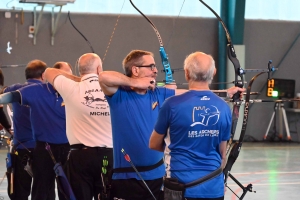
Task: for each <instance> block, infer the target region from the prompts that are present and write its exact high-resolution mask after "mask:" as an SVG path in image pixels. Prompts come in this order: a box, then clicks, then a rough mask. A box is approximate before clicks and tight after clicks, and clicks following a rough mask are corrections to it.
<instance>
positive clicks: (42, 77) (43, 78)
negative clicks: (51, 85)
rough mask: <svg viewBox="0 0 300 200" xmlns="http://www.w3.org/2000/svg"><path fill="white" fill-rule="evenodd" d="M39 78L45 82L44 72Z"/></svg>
mask: <svg viewBox="0 0 300 200" xmlns="http://www.w3.org/2000/svg"><path fill="white" fill-rule="evenodd" d="M41 79H42V81H43V82H45V80H46V78H45V72H43V73H42V76H41Z"/></svg>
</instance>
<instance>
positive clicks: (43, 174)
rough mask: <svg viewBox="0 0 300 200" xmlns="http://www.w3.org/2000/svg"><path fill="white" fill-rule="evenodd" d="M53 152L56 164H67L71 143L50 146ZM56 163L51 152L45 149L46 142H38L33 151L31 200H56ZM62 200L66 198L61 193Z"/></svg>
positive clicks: (59, 194)
mask: <svg viewBox="0 0 300 200" xmlns="http://www.w3.org/2000/svg"><path fill="white" fill-rule="evenodd" d="M49 145H50V147H51V151H52V153H53V155H54V157H55V160H56V162H60V163H61V164H62V165H64V164H65V162H66V160H67V156H68V152H69V150H70V145H69V143H66V144H50V143H49ZM53 167H54V162H53V160H52V159H51V157H50V154H49V152H48V151H47V150H46V149H45V142H37V143H36V147H35V149H34V150H33V160H32V172H33V176H34V178H33V185H32V193H31V200H55V172H54V170H53ZM58 197H59V199H60V200H65V198H64V196H63V195H62V194H61V193H60V192H59V189H58Z"/></svg>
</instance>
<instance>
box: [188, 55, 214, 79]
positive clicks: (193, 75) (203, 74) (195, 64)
mask: <svg viewBox="0 0 300 200" xmlns="http://www.w3.org/2000/svg"><path fill="white" fill-rule="evenodd" d="M203 54H204V55H206V56H208V57H209V58H210V59H209V63H208V66H205V65H207V63H206V62H204V61H202V60H201V59H200V58H198V56H199V55H203ZM184 69H185V70H188V76H189V78H190V79H191V80H193V81H201V82H208V83H209V84H210V83H211V82H212V80H213V77H214V71H215V61H214V59H213V57H212V56H211V55H208V54H205V53H202V52H195V53H192V54H190V55H189V56H188V57H187V58H186V59H185V60H184Z"/></svg>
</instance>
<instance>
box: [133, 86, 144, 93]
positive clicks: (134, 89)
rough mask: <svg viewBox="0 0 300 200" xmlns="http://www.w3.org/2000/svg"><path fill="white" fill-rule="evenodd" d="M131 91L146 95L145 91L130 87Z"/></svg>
mask: <svg viewBox="0 0 300 200" xmlns="http://www.w3.org/2000/svg"><path fill="white" fill-rule="evenodd" d="M131 89H132V90H133V91H135V92H136V93H138V94H146V93H147V90H145V89H139V88H134V87H131Z"/></svg>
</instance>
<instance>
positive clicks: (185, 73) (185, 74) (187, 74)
mask: <svg viewBox="0 0 300 200" xmlns="http://www.w3.org/2000/svg"><path fill="white" fill-rule="evenodd" d="M184 76H185V80H186V81H189V80H190V76H189V71H188V70H187V69H185V70H184Z"/></svg>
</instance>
